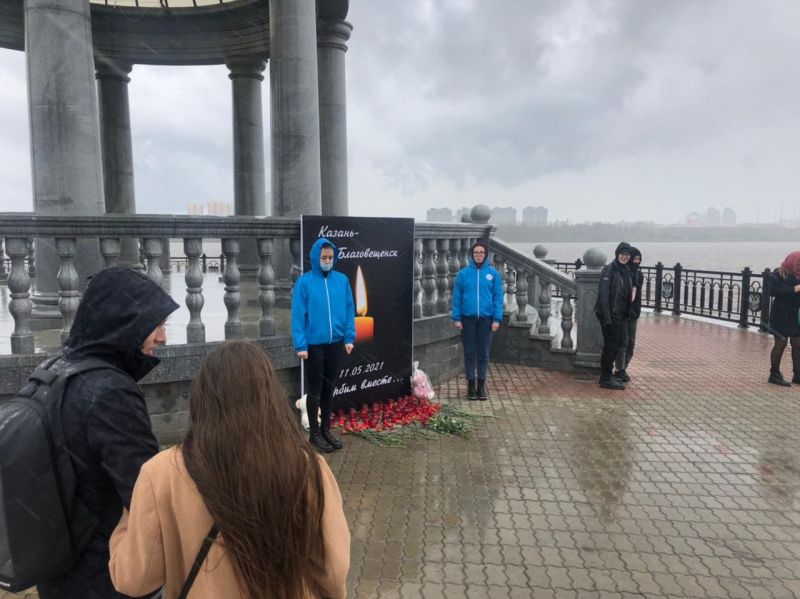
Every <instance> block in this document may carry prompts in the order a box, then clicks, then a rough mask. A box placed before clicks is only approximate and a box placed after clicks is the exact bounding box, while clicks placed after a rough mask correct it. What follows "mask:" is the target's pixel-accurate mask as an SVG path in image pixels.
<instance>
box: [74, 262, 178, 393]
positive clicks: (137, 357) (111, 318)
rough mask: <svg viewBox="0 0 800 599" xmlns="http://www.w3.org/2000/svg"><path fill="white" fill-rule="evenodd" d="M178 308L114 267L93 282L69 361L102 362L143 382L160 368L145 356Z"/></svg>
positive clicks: (138, 277) (136, 275)
mask: <svg viewBox="0 0 800 599" xmlns="http://www.w3.org/2000/svg"><path fill="white" fill-rule="evenodd" d="M177 309H178V304H177V303H175V301H173V299H172V298H171V297H170V296H169V295H167V294H166V292H165V291H164V290H163V289H161V287H159V286H158V285H156V284H155V283H154V282H153V281H151V280H150V279H149V278H148V277H147V276H146V275H144V274H143V273H141V272H138V271H135V270H131V269H129V268H120V267H113V268H107V269H105V270H101V271H100V272H98V273H96V274H95V275H94V276H92V277H91V278H90V279H89V284H88V285H87V286H86V290H85V291H84V292H83V298H82V299H81V303H80V305H79V306H78V313H77V314H76V315H75V322H74V323H73V325H72V329H71V330H70V335H69V339H68V340H67V344H66V347H65V350H64V355H65V356H66V357H67V358H68V359H70V360H78V359H82V358H100V359H102V360H105V361H106V362H109V363H111V364H113V365H114V366H116V367H117V368H120V369H121V370H124V371H125V372H127V373H128V374H129V375H130V376H131V377H133V379H134V380H136V381H138V380H139V379H141V378H142V377H144V376H145V375H146V374H147V373H148V372H150V371H151V370H152V369H153V368H154V367H155V366H156V365H157V364H158V362H159V360H158V358H154V357H151V356H146V355H144V354H143V353H142V352H141V351H140V350H141V347H142V344H143V343H144V341H145V339H147V337H148V335H150V333H152V332H153V331H154V330H155V328H156V327H157V326H158V325H159V324H160V323H161V322H162V321H163V320H164V319H165V318H166V317H167V316H169V315H170V314H172V313H173V312H174V311H175V310H177Z"/></svg>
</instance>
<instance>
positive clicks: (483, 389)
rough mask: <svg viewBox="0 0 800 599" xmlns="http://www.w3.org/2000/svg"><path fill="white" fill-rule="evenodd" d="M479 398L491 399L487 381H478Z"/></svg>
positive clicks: (483, 399)
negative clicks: (487, 390) (487, 389)
mask: <svg viewBox="0 0 800 599" xmlns="http://www.w3.org/2000/svg"><path fill="white" fill-rule="evenodd" d="M478 399H480V400H481V401H486V400H487V399H489V394H488V393H487V392H486V381H478Z"/></svg>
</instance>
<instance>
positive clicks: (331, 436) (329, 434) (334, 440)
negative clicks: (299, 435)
mask: <svg viewBox="0 0 800 599" xmlns="http://www.w3.org/2000/svg"><path fill="white" fill-rule="evenodd" d="M322 438H323V439H325V440H326V441H327V442H328V445H330V446H331V447H333V448H334V449H341V448H342V440H341V439H340V438H339V436H338V435H337V434H336V433H334V432H333V431H332V430H331V429H324V430H323V431H322Z"/></svg>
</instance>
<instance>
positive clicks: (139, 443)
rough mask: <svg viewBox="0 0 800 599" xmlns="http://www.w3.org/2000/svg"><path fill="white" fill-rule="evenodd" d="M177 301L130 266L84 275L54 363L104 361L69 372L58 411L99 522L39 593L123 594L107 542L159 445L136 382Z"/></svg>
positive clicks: (68, 597)
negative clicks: (68, 565) (65, 568)
mask: <svg viewBox="0 0 800 599" xmlns="http://www.w3.org/2000/svg"><path fill="white" fill-rule="evenodd" d="M177 308H178V304H176V303H175V302H174V301H173V300H172V298H170V297H169V296H168V295H167V294H166V293H165V292H164V290H163V289H161V287H159V286H158V285H156V284H155V283H154V282H153V281H151V280H150V279H149V278H147V277H146V276H145V275H144V274H142V273H140V272H137V271H134V270H130V269H126V268H117V267H115V268H107V269H105V270H102V271H100V272H98V273H97V274H95V275H94V276H92V277H91V279H90V280H89V284H88V285H87V287H86V290H85V291H84V293H83V299H82V300H81V303H80V305H79V306H78V311H77V314H76V315H75V322H74V323H73V325H72V329H71V331H70V336H69V339H68V340H67V343H66V346H65V348H64V351H63V354H62V357H61V358H59V360H58V361H57V362H56V363H55V364H54V365H53V367H51V369H53V370H55V371H58V369H59V368H63V366H64V364H65V363H67V362H69V361H80V360H83V359H86V358H97V359H100V360H103V361H104V362H107V363H108V365H109V368H108V369H101V370H94V371H90V372H86V373H83V374H78V375H76V376H75V377H74V378H72V379H70V382H69V383H68V384H67V387H66V389H65V390H64V398H63V403H62V412H61V416H62V424H63V429H64V439H65V443H66V446H67V447H66V449H67V451H68V452H69V454H70V457H71V458H72V466H73V468H74V469H75V475H76V478H77V490H76V499H77V501H80V502H82V503H83V505H85V506H86V508H88V510H89V512H90V513H91V514H92V515H93V516H94V517H95V518H96V521H97V528H96V529H95V533H94V536H93V538H92V540H91V541H90V542H89V545H88V547H86V549H85V551H84V552H83V553H82V554H81V557H80V558H79V559H78V561H77V563H76V564H75V566H74V567H73V568H72V570H70V571H69V572H67V573H66V574H63V575H61V576H59V577H57V578H54V579H52V580H48V581H46V582H44V583H41V584H39V585H37V590H38V591H39V597H40V599H108V598H120V597H124V595H120V594H119V593H117V591H115V590H114V587H113V585H112V584H111V576H110V574H109V571H108V560H109V549H108V541H109V538H110V536H111V533H112V531H113V530H114V527H115V526H116V525H117V523H118V522H119V519H120V516H121V515H122V508H123V507H126V508H130V502H131V493H132V492H133V485H134V483H135V482H136V478H137V477H138V475H139V469H140V468H141V466H142V464H144V463H145V462H146V461H147V460H149V459H150V458H151V457H153V456H154V455H156V453H158V449H159V447H158V442H157V441H156V438H155V436H154V435H153V429H152V427H151V424H150V417H149V416H148V413H147V406H146V405H145V401H144V395H143V394H142V391H141V389H140V388H139V386H138V385H137V383H136V382H137V381H138V380H139V379H141V378H142V377H144V376H145V375H146V374H147V373H148V372H150V370H152V369H153V368H154V367H155V366H156V365H157V364H158V362H159V360H158V358H156V357H155V356H154V350H155V348H156V347H157V346H158V345H163V344H164V343H166V333H165V331H164V321H165V320H166V318H167V316H169V315H170V314H171V313H172V312H174V311H175V310H176V309H177Z"/></svg>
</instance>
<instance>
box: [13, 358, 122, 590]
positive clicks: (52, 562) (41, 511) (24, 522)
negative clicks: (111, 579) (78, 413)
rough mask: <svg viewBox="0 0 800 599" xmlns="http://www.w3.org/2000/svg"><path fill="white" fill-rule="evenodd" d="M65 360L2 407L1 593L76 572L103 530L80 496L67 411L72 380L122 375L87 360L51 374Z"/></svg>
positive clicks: (43, 370)
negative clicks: (93, 374)
mask: <svg viewBox="0 0 800 599" xmlns="http://www.w3.org/2000/svg"><path fill="white" fill-rule="evenodd" d="M59 357H60V356H56V357H54V358H50V359H48V360H46V361H45V362H43V363H42V364H40V365H39V366H38V367H37V368H36V370H34V371H33V373H32V374H31V375H30V376H29V377H28V379H27V381H26V382H25V383H24V384H23V385H22V387H21V388H20V389H19V391H17V393H16V395H15V396H14V397H13V398H12V399H10V400H9V401H6V402H3V403H0V591H11V592H12V593H15V592H19V591H22V590H24V589H27V588H28V587H31V586H33V585H35V584H38V583H40V582H44V581H46V580H49V579H51V578H53V577H54V576H57V575H59V574H63V573H65V572H68V571H69V570H70V569H71V568H72V567H73V565H74V564H75V562H76V561H77V559H78V558H79V557H80V556H81V554H82V553H83V551H84V549H85V548H86V546H87V545H88V543H89V541H90V540H91V539H92V536H93V535H94V531H95V529H96V527H97V523H98V522H97V519H96V517H95V516H94V515H93V514H92V513H91V512H89V510H88V509H87V508H86V506H84V505H83V504H82V503H81V502H80V501H78V500H77V498H76V495H75V491H76V485H77V479H76V476H75V471H74V470H73V468H72V461H71V459H70V456H69V453H68V451H67V448H66V445H65V440H64V431H63V429H62V426H61V405H62V400H63V397H64V389H65V388H66V383H67V381H68V380H69V379H70V378H71V377H73V376H75V375H77V374H80V373H84V372H89V371H91V370H100V369H109V368H110V369H114V370H116V368H115V367H114V366H112V365H111V364H108V363H107V362H103V361H102V360H95V359H87V360H81V361H78V362H74V363H70V362H66V361H64V362H63V363H64V364H66V366H65V367H64V368H58V369H57V370H54V371H51V370H50V367H51V366H52V365H53V363H54V362H56V360H58V359H59Z"/></svg>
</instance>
